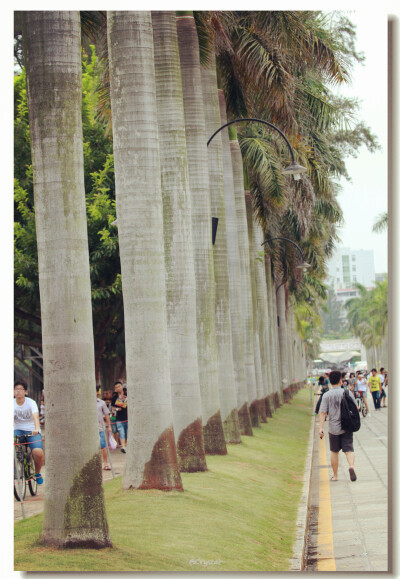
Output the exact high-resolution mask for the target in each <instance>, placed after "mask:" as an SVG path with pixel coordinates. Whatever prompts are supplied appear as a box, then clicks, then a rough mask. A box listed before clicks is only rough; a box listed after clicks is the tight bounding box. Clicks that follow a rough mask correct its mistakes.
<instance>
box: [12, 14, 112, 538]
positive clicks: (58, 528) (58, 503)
mask: <svg viewBox="0 0 400 579" xmlns="http://www.w3.org/2000/svg"><path fill="white" fill-rule="evenodd" d="M23 21H24V30H23V38H24V45H25V62H26V72H27V89H28V103H29V118H30V130H31V146H32V164H33V174H34V198H35V215H36V232H37V247H38V258H39V285H40V302H41V319H42V347H43V370H44V371H43V375H44V388H45V391H46V490H45V512H44V520H43V532H42V539H43V541H44V542H45V543H46V544H48V545H55V546H60V547H86V548H100V547H109V546H111V540H110V537H109V532H108V526H107V521H106V513H105V505H104V495H103V487H102V469H101V456H100V445H99V432H98V424H97V408H96V392H95V369H94V344H93V320H92V304H91V294H90V273H89V251H88V240H87V226H86V208H85V190H84V175H83V145H82V121H81V90H82V87H81V50H80V18H79V12H68V11H64V12H55V11H48V12H24V13H23Z"/></svg>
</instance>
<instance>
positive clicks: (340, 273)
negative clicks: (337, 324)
mask: <svg viewBox="0 0 400 579" xmlns="http://www.w3.org/2000/svg"><path fill="white" fill-rule="evenodd" d="M327 277H328V280H327V281H328V284H329V285H330V286H331V287H333V288H334V289H335V290H344V289H350V288H353V287H354V285H355V284H356V283H361V284H362V285H363V286H364V287H366V288H368V289H372V288H373V287H374V281H375V264H374V252H373V250H372V249H349V248H348V247H339V248H338V249H337V250H336V253H335V254H334V255H333V256H332V257H331V258H330V260H329V261H328V273H327ZM348 297H352V296H348Z"/></svg>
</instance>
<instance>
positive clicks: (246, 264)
mask: <svg viewBox="0 0 400 579" xmlns="http://www.w3.org/2000/svg"><path fill="white" fill-rule="evenodd" d="M233 136H235V135H233ZM229 144H230V148H231V156H232V168H233V182H234V192H235V207H236V219H237V233H238V243H239V258H240V270H241V278H242V284H243V286H242V290H241V298H242V312H243V337H244V348H245V371H246V383H247V400H248V402H249V400H256V398H257V384H256V369H255V360H254V338H253V334H254V324H253V300H252V293H251V277H250V253H249V235H248V228H247V215H246V202H245V196H244V178H243V161H242V153H241V151H240V146H239V142H238V140H237V139H236V138H232V139H231V140H230V143H229ZM239 419H240V420H241V427H242V429H243V430H244V429H246V430H245V432H244V433H245V434H249V435H251V434H252V433H253V432H252V427H251V417H250V410H249V403H248V404H247V409H244V411H241V410H240V409H239ZM243 430H242V432H243Z"/></svg>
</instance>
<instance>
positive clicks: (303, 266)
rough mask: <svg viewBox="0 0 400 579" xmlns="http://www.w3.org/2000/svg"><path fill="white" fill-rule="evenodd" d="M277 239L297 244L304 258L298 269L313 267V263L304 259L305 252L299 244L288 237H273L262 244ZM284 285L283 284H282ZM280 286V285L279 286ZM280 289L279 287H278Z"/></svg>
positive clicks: (296, 246)
mask: <svg viewBox="0 0 400 579" xmlns="http://www.w3.org/2000/svg"><path fill="white" fill-rule="evenodd" d="M275 239H282V240H283V241H288V242H289V243H291V244H292V245H294V246H295V248H296V249H297V250H298V251H299V252H300V255H301V259H302V260H303V261H302V263H300V264H299V265H296V269H302V270H305V269H309V268H310V267H311V265H310V264H309V263H307V262H306V260H305V259H304V253H303V252H302V250H301V248H300V247H299V246H298V245H297V243H295V242H294V241H293V240H292V239H289V238H288V237H272V238H271V239H266V240H265V241H264V242H263V243H262V244H261V246H263V245H265V244H266V243H268V242H270V241H274V240H275ZM281 285H282V284H281ZM279 287H280V286H279ZM278 289H279V288H278Z"/></svg>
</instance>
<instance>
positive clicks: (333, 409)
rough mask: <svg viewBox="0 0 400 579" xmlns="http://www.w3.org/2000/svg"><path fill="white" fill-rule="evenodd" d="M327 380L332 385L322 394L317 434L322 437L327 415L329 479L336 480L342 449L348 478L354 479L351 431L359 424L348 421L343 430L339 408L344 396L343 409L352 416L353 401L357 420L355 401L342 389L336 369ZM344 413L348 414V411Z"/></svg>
mask: <svg viewBox="0 0 400 579" xmlns="http://www.w3.org/2000/svg"><path fill="white" fill-rule="evenodd" d="M329 381H330V383H331V385H332V389H331V390H329V392H327V393H326V394H325V395H324V397H323V399H322V402H321V408H320V411H319V436H320V438H321V439H322V438H323V437H324V424H325V419H326V417H327V416H329V447H330V451H331V466H332V470H333V476H332V477H331V480H332V481H337V480H338V466H339V451H340V450H342V451H343V452H344V453H345V455H346V459H347V462H348V465H349V475H350V479H351V480H352V481H355V480H357V476H356V473H355V471H354V448H353V431H354V430H357V429H358V428H359V426H358V428H357V426H355V427H353V426H352V425H351V423H350V422H349V423H348V425H346V430H345V429H344V428H343V426H342V410H341V408H342V400H343V398H344V397H345V400H343V404H345V411H348V410H350V414H351V416H353V414H352V412H353V413H354V409H353V407H352V401H353V402H354V408H355V410H356V414H357V418H358V421H359V415H358V410H357V406H356V401H355V398H354V395H353V393H352V392H350V391H348V390H346V391H343V390H342V387H341V386H342V375H341V373H340V372H338V371H336V370H334V371H332V372H331V373H330V374H329ZM346 413H347V414H348V412H346ZM358 424H359V423H358Z"/></svg>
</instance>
